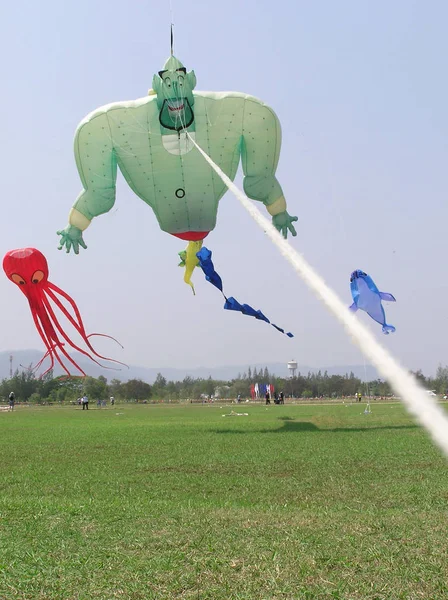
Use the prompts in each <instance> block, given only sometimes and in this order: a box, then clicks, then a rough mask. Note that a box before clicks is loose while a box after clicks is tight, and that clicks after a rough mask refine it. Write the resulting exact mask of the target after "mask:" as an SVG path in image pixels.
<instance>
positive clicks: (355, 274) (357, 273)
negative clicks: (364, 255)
mask: <svg viewBox="0 0 448 600" xmlns="http://www.w3.org/2000/svg"><path fill="white" fill-rule="evenodd" d="M364 277H367V273H364V271H360V270H359V269H358V270H356V271H353V273H352V274H351V275H350V281H354V280H355V279H360V278H361V279H363V278H364Z"/></svg>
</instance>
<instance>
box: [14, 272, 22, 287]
mask: <svg viewBox="0 0 448 600" xmlns="http://www.w3.org/2000/svg"><path fill="white" fill-rule="evenodd" d="M11 279H12V280H13V281H14V283H17V284H18V285H25V280H24V279H23V277H20V275H17V273H14V274H13V275H11Z"/></svg>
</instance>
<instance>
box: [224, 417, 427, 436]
mask: <svg viewBox="0 0 448 600" xmlns="http://www.w3.org/2000/svg"><path fill="white" fill-rule="evenodd" d="M278 420H279V421H283V424H282V426H281V427H279V428H277V429H228V428H226V429H214V430H213V431H214V433H293V432H294V433H297V432H300V431H313V432H316V431H320V432H331V433H337V432H340V431H341V432H342V431H351V432H355V431H356V432H368V431H378V430H388V429H389V430H391V431H393V430H404V429H418V427H419V426H418V425H377V426H374V427H369V426H366V427H333V428H327V427H324V428H322V429H320V428H319V427H318V426H317V425H315V424H314V423H311V422H310V421H296V420H295V419H292V418H291V417H279V419H278Z"/></svg>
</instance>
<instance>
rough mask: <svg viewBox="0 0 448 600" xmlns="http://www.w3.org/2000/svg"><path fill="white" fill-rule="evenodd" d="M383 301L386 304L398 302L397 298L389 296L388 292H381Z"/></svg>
mask: <svg viewBox="0 0 448 600" xmlns="http://www.w3.org/2000/svg"><path fill="white" fill-rule="evenodd" d="M380 298H381V300H384V301H385V302H396V300H395V297H394V296H392V294H388V293H387V292H380Z"/></svg>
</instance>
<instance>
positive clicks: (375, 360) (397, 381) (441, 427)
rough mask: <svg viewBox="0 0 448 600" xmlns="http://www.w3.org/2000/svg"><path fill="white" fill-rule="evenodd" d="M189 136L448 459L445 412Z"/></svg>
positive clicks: (447, 422)
mask: <svg viewBox="0 0 448 600" xmlns="http://www.w3.org/2000/svg"><path fill="white" fill-rule="evenodd" d="M186 133H187V135H188V136H189V138H190V140H191V142H192V144H193V145H194V146H195V147H196V149H197V150H198V151H199V152H200V154H201V155H202V156H203V157H204V159H205V160H206V161H207V162H208V163H209V165H210V166H211V167H212V169H213V170H214V171H215V172H216V173H217V174H218V175H219V177H220V178H221V179H222V181H223V183H224V184H225V185H226V186H227V187H228V188H229V189H230V190H231V191H232V192H233V193H234V194H235V196H236V197H237V198H238V200H239V201H240V202H241V204H242V205H243V207H244V208H245V209H246V210H247V212H248V213H249V214H250V215H251V217H252V218H253V219H254V221H255V222H256V223H257V224H258V225H259V226H260V227H261V229H263V231H264V232H265V233H266V234H267V236H268V237H269V239H270V240H271V241H272V242H273V243H274V245H275V246H276V247H277V248H278V250H279V251H280V253H281V255H282V256H283V257H284V258H285V259H286V260H287V261H288V262H289V263H290V264H291V265H292V266H293V268H294V270H295V271H296V272H297V273H298V275H299V276H300V277H301V279H302V280H303V281H304V282H305V283H306V284H307V285H308V287H309V288H310V289H311V290H312V291H313V292H314V294H315V295H316V296H317V297H318V298H319V300H321V301H322V302H323V304H324V305H325V306H326V307H327V309H328V310H329V311H330V312H331V313H333V315H334V316H335V317H336V318H337V319H338V320H339V321H340V323H341V324H342V325H343V326H344V328H345V330H346V332H347V334H348V335H349V336H350V338H351V340H352V341H353V342H354V343H355V344H356V345H357V346H358V347H359V348H360V349H361V350H363V351H364V352H365V354H366V355H367V357H368V358H369V360H370V361H371V363H372V364H373V365H374V366H375V367H376V368H377V370H378V372H379V373H381V374H382V375H383V376H384V377H385V378H386V379H387V380H388V381H389V382H390V384H391V386H392V388H393V389H394V391H395V392H396V393H397V395H398V396H399V397H400V398H401V399H402V400H403V402H404V404H405V406H406V408H407V409H408V411H409V412H410V413H411V414H412V415H414V416H415V417H416V419H417V420H418V421H419V422H420V423H421V424H422V425H423V426H424V427H425V428H426V429H427V431H428V432H429V433H430V434H431V436H432V438H433V440H434V442H435V443H436V444H437V445H438V446H439V448H441V449H442V451H443V452H444V453H445V455H447V456H448V417H447V415H446V414H445V412H444V411H443V409H442V408H441V407H440V406H439V405H438V404H437V402H436V401H434V400H433V399H432V398H431V397H430V396H428V395H427V394H426V393H425V391H424V390H423V389H422V388H421V387H420V386H419V385H418V384H417V382H416V380H415V378H414V377H413V376H412V375H410V374H409V373H408V372H407V371H406V370H405V369H404V368H403V367H401V366H400V365H399V364H398V362H397V361H396V360H395V359H394V357H393V356H392V355H391V354H390V353H389V352H388V350H386V349H385V348H384V347H383V346H382V345H381V344H380V343H379V342H378V341H377V340H376V339H375V337H374V336H373V335H372V334H371V332H370V331H369V330H368V329H367V328H366V327H365V326H364V325H363V324H362V323H361V322H360V321H359V320H358V318H357V317H356V316H355V315H354V314H352V313H350V311H349V310H348V309H347V307H346V306H345V304H344V303H343V302H342V301H341V299H340V298H339V297H338V296H337V294H336V293H335V292H334V291H333V290H332V289H331V288H330V287H329V286H328V285H327V284H326V283H325V281H324V280H323V279H322V277H321V276H320V275H319V274H318V273H317V272H316V271H315V270H314V269H313V268H312V267H311V265H310V264H308V262H307V261H306V260H305V258H304V257H303V256H302V255H301V254H299V253H298V252H297V251H296V250H295V249H294V248H293V247H292V246H291V245H290V244H289V242H288V241H287V240H285V239H284V238H283V237H282V236H281V234H280V233H279V232H278V231H277V229H276V228H275V227H274V226H273V225H272V223H271V222H270V221H268V219H267V218H266V217H265V216H264V215H262V214H261V212H260V211H259V210H258V208H257V207H256V206H255V205H254V204H253V203H252V202H251V201H250V200H249V198H248V197H247V196H246V195H245V194H244V193H243V192H242V191H241V190H240V189H239V188H238V187H237V186H236V185H235V184H234V183H233V181H232V180H231V179H230V178H229V177H228V176H227V175H226V174H225V173H224V172H223V171H222V169H221V168H220V167H219V166H218V165H217V164H215V162H214V161H213V160H212V159H211V158H210V157H209V156H208V155H207V153H206V152H204V150H203V149H202V148H201V147H200V146H199V145H198V144H197V143H196V142H195V140H194V139H193V138H192V137H191V136H190V134H189V133H188V131H187V132H186Z"/></svg>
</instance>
